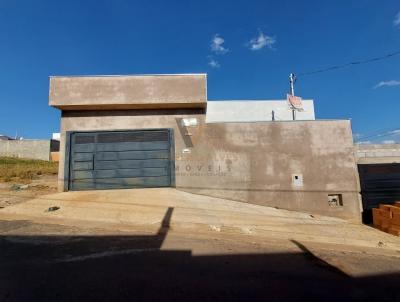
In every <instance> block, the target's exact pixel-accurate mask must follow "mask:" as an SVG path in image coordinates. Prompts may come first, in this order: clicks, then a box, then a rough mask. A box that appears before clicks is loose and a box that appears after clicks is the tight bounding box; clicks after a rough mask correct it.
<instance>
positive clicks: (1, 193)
mask: <svg viewBox="0 0 400 302" xmlns="http://www.w3.org/2000/svg"><path fill="white" fill-rule="evenodd" d="M55 192H57V175H40V176H37V178H36V179H32V180H24V181H19V182H18V181H15V180H12V181H9V182H1V181H0V208H4V207H7V206H10V205H14V204H18V203H21V202H24V201H27V200H30V199H33V198H35V197H38V196H41V195H46V194H51V193H55Z"/></svg>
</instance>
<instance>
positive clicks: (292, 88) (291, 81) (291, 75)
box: [289, 73, 296, 120]
mask: <svg viewBox="0 0 400 302" xmlns="http://www.w3.org/2000/svg"><path fill="white" fill-rule="evenodd" d="M295 82H296V75H295V74H294V73H291V74H289V83H290V95H291V96H294V83H295ZM292 118H293V120H296V109H295V108H294V107H293V106H292Z"/></svg>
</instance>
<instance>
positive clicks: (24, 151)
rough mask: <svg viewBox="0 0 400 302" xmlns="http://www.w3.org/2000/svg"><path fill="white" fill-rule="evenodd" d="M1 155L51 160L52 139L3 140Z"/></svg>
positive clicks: (0, 142) (0, 144)
mask: <svg viewBox="0 0 400 302" xmlns="http://www.w3.org/2000/svg"><path fill="white" fill-rule="evenodd" d="M0 156H10V157H19V158H30V159H41V160H50V140H1V141H0Z"/></svg>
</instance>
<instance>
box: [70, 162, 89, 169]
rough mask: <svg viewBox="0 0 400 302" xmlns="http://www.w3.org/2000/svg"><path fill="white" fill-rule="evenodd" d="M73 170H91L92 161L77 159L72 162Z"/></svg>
mask: <svg viewBox="0 0 400 302" xmlns="http://www.w3.org/2000/svg"><path fill="white" fill-rule="evenodd" d="M72 170H73V171H80V170H93V161H78V162H74V163H73V164H72Z"/></svg>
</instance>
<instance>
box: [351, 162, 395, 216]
mask: <svg viewBox="0 0 400 302" xmlns="http://www.w3.org/2000/svg"><path fill="white" fill-rule="evenodd" d="M358 172H359V175H360V185H361V196H362V204H363V213H364V214H363V219H364V222H369V221H370V218H371V209H372V208H376V207H378V206H379V204H380V203H389V204H390V203H394V202H395V201H397V200H400V164H359V165H358Z"/></svg>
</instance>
